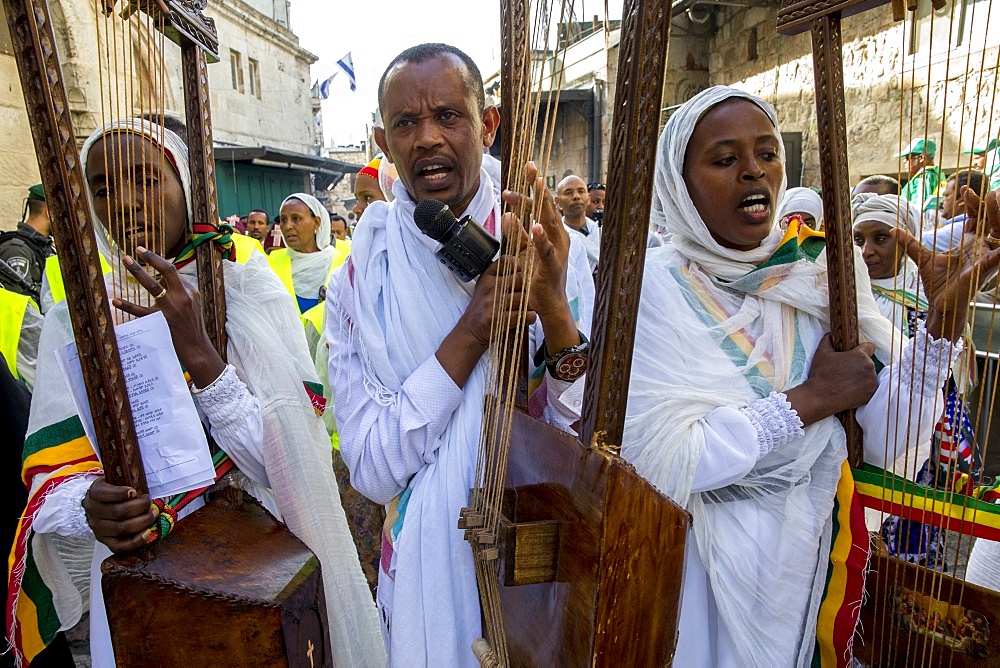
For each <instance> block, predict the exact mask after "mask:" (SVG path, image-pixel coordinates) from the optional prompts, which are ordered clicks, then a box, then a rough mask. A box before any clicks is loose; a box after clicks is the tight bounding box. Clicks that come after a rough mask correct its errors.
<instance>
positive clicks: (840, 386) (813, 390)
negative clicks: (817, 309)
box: [785, 333, 878, 427]
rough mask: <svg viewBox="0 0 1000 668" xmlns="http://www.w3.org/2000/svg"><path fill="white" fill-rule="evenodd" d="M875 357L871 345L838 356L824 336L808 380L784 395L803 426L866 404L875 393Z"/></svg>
mask: <svg viewBox="0 0 1000 668" xmlns="http://www.w3.org/2000/svg"><path fill="white" fill-rule="evenodd" d="M874 353H875V346H873V345H872V344H871V343H861V344H859V345H858V346H857V347H855V348H854V349H853V350H846V351H844V352H838V351H837V350H836V349H835V348H834V347H833V341H832V340H831V338H830V334H829V333H827V334H826V335H824V336H823V339H822V340H821V341H820V342H819V345H818V346H816V354H815V355H813V359H812V362H811V363H810V365H809V378H808V379H807V380H806V382H804V383H802V384H801V385H799V386H797V387H793V388H792V389H790V390H787V391H786V392H785V397H786V398H787V399H788V403H790V404H791V405H792V408H794V409H795V412H796V413H798V415H799V419H800V420H802V424H803V425H804V426H807V427H808V426H809V425H811V424H813V423H814V422H818V421H819V420H822V419H823V418H828V417H830V416H831V415H836V414H837V413H839V412H841V411H845V410H849V409H851V408H857V407H858V406H863V405H864V404H866V403H868V400H869V399H871V398H872V395H873V394H875V390H877V389H878V375H877V374H876V373H875V363H874V362H872V359H871V356H872V355H873V354H874Z"/></svg>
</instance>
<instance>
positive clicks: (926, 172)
mask: <svg viewBox="0 0 1000 668" xmlns="http://www.w3.org/2000/svg"><path fill="white" fill-rule="evenodd" d="M935 153H937V146H936V145H935V144H934V142H933V141H931V140H930V139H924V138H923V137H918V138H916V139H914V140H913V142H912V143H911V144H910V146H909V148H907V149H906V150H905V151H903V152H902V153H900V154H899V156H898V157H900V158H904V159H905V160H906V171H907V172H908V173H909V174H910V180H909V181H907V182H906V185H905V186H903V191H902V192H901V193H900V195H902V196H903V197H905V198H906V199H908V200H910V201H911V202H913V203H914V204H916V205H917V206H918V207H920V210H921V211H923V212H924V213H925V215H926V212H928V211H930V212H932V214H933V212H934V211H936V210H937V207H938V185H940V183H941V181H942V180H943V175H942V173H941V169H940V168H939V167H935V166H934V154H935Z"/></svg>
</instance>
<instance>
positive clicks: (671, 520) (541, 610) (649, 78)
mask: <svg viewBox="0 0 1000 668" xmlns="http://www.w3.org/2000/svg"><path fill="white" fill-rule="evenodd" d="M556 4H558V3H556ZM501 12H502V21H503V44H502V59H503V61H502V76H503V79H502V84H501V85H502V87H503V88H502V90H503V100H504V103H503V105H502V109H501V119H502V120H501V127H502V128H504V130H503V133H502V141H503V167H504V169H505V172H506V173H505V175H504V184H505V187H510V186H509V185H508V184H511V183H514V182H515V181H514V179H516V178H517V177H516V176H515V175H514V172H515V170H517V169H519V165H517V164H516V162H517V159H512V156H515V155H516V151H515V148H514V145H515V142H517V141H519V140H521V139H523V135H524V134H527V135H529V136H531V137H534V136H535V128H534V127H527V128H525V127H523V122H521V123H522V125H521V126H519V122H520V121H519V120H518V119H516V118H515V117H514V111H513V110H514V108H517V107H518V101H526V100H531V98H532V96H535V95H537V93H536V92H535V91H532V84H531V83H530V82H531V64H532V54H531V53H530V51H529V47H530V44H531V40H530V38H529V24H530V21H531V16H530V11H529V8H528V2H527V1H526V0H505V1H504V2H503V3H502V9H501ZM624 12H625V13H624V15H625V21H624V26H623V30H622V38H621V43H620V56H619V69H618V83H617V89H616V97H615V113H614V130H613V138H612V145H611V156H610V160H609V166H608V174H609V175H610V179H609V188H608V190H609V193H610V198H609V200H608V203H607V207H606V209H605V211H606V213H605V227H604V229H605V230H606V232H605V235H604V237H603V240H602V244H603V245H602V249H601V251H602V257H601V267H600V269H599V271H598V276H597V301H596V308H595V318H594V325H593V332H592V334H593V335H592V337H591V338H592V343H591V346H592V348H591V351H592V352H591V357H590V366H589V370H588V379H587V385H586V400H585V404H584V410H583V418H582V421H581V427H580V434H581V436H580V438H579V439H578V438H576V437H574V436H572V435H570V434H567V433H564V432H562V431H559V430H558V429H556V428H554V427H551V426H550V425H547V424H545V423H543V422H540V421H538V420H536V419H534V418H532V417H530V416H529V415H528V414H527V413H526V412H525V411H524V410H523V405H522V406H520V407H519V408H516V409H513V414H512V415H510V414H509V413H508V414H507V415H506V416H505V417H506V419H508V420H509V423H508V428H509V459H508V460H507V465H506V470H505V473H504V472H503V471H502V470H501V473H500V474H499V484H500V485H501V486H502V487H503V491H502V494H497V495H496V496H495V497H493V499H494V500H493V501H491V500H489V499H488V498H486V499H482V498H478V497H477V495H476V494H474V495H473V501H472V507H471V508H469V509H466V510H465V511H464V512H463V517H462V522H461V524H460V526H462V527H464V528H466V529H467V533H466V537H467V539H469V541H470V543H471V544H472V546H473V554H474V557H475V559H476V561H477V570H479V574H480V592H481V599H482V602H483V611H484V629H485V635H486V637H487V642H488V646H487V645H481V646H479V647H477V648H476V649H477V652H476V653H477V655H478V656H479V657H480V659H481V660H482V661H483V663H484V665H502V666H506V665H525V666H543V665H565V666H590V665H600V666H612V665H615V666H617V665H622V666H626V665H633V666H662V665H668V664H670V663H671V662H672V659H673V654H674V649H675V647H676V640H677V632H678V619H679V616H678V612H679V606H680V591H681V580H682V575H683V567H684V545H685V536H686V532H687V528H688V524H689V522H690V517H689V516H688V514H687V513H686V512H685V511H684V510H682V509H681V508H679V507H677V506H676V505H675V504H673V502H671V501H670V500H669V499H667V498H666V497H665V496H664V495H662V494H661V493H659V492H658V491H657V490H656V489H655V488H654V487H653V486H652V485H650V484H649V483H648V482H646V481H645V480H643V479H642V478H641V477H640V476H639V475H638V474H636V472H635V471H634V470H633V469H632V468H631V466H630V465H629V464H628V463H626V462H625V461H624V460H622V459H621V457H619V456H618V452H619V448H620V444H621V436H622V431H623V427H624V418H625V402H626V397H627V394H628V392H627V390H628V380H629V369H630V360H631V352H632V343H633V338H634V331H635V318H636V313H637V309H638V298H639V286H640V284H641V280H642V257H643V255H644V253H645V243H646V235H647V230H648V220H649V211H650V202H651V198H652V177H653V166H654V160H655V154H656V150H655V147H656V141H657V136H658V134H659V129H660V127H659V119H660V106H661V105H660V101H661V94H662V87H663V76H664V66H665V62H666V52H667V36H668V32H669V27H670V2H669V1H668V0H631V1H629V2H627V3H626V5H625V10H624ZM536 20H537V16H536ZM544 113H545V112H536V113H535V114H533V115H532V114H527V116H528V117H531V118H533V119H534V120H533V121H532V123H531V125H532V126H533V125H534V123H536V122H537V123H538V124H542V123H543V122H551V119H546V118H545V116H544ZM521 155H522V156H523V152H522V153H521ZM522 159H523V158H522ZM519 397H520V400H519V402H518V403H521V402H522V401H523V397H524V394H523V392H522V393H520V394H519ZM483 496H484V497H485V496H488V495H487V494H484V495H483ZM496 504H499V505H500V508H496V507H495V506H496ZM498 510H499V513H498V512H497V511H498ZM491 518H495V520H496V523H495V524H490V520H491ZM494 662H495V663H494Z"/></svg>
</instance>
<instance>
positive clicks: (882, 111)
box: [709, 5, 1000, 186]
mask: <svg viewBox="0 0 1000 668" xmlns="http://www.w3.org/2000/svg"><path fill="white" fill-rule="evenodd" d="M776 16H777V14H776V9H774V8H759V7H758V8H750V9H739V10H734V9H725V10H722V11H721V12H720V14H719V15H718V20H719V24H720V28H719V31H718V33H717V34H716V35H715V37H713V38H712V39H711V41H710V46H709V52H710V57H709V71H710V83H711V84H729V85H733V86H736V87H739V88H743V89H744V90H748V91H750V92H753V93H756V94H758V95H760V96H761V97H763V98H765V99H767V100H768V101H769V102H771V103H772V104H774V105H775V107H776V108H777V110H778V118H779V123H780V126H781V129H782V131H785V132H801V133H802V135H803V176H804V178H803V183H804V184H805V185H817V186H818V185H819V183H820V177H819V156H818V143H817V136H816V108H815V95H814V90H815V82H814V78H813V67H812V56H811V51H810V49H811V44H810V37H809V34H808V33H803V34H800V35H795V36H792V37H787V36H783V35H779V34H778V33H777V31H776V30H775V23H776ZM937 25H938V28H937V29H938V30H939V31H943V30H944V29H945V26H946V24H944V23H938V24H937ZM842 28H843V44H844V82H845V102H846V104H845V107H846V117H847V135H848V136H847V138H848V147H849V168H850V177H851V180H852V182H856V181H858V180H859V179H860V178H861V177H863V176H867V175H870V174H876V173H881V174H890V175H897V174H898V172H900V171H902V170H903V166H902V164H901V162H900V161H899V160H898V159H897V158H896V157H895V156H896V155H897V154H898V153H899V152H900V150H901V149H903V148H905V147H906V146H907V145H908V144H909V142H910V140H911V139H912V138H913V137H921V136H927V137H929V138H932V139H933V140H934V141H935V142H937V145H938V159H937V164H938V165H940V166H942V167H944V168H945V169H948V170H950V169H954V168H956V167H957V166H959V165H960V164H961V162H962V160H963V159H964V160H965V161H966V163H965V164H968V163H967V161H968V156H962V155H961V151H962V150H964V149H966V148H968V147H969V146H970V145H971V144H973V143H974V142H975V141H976V140H981V139H982V138H983V137H985V136H987V135H988V134H991V133H992V135H993V136H995V135H996V133H997V129H998V126H1000V121H998V114H1000V107H998V106H997V105H996V104H995V103H994V100H995V96H996V95H997V92H996V86H995V81H996V78H997V74H998V71H997V62H998V51H1000V49H998V47H997V46H996V40H994V43H993V44H992V45H990V46H987V47H986V48H983V45H982V44H980V45H974V46H973V47H972V48H971V49H970V48H968V47H965V48H964V49H954V50H952V51H951V52H950V54H948V53H937V54H929V53H928V52H929V51H930V50H929V49H924V50H923V51H922V52H921V51H918V52H917V53H916V54H915V55H908V54H906V51H907V48H906V46H905V43H904V38H905V37H906V36H905V35H904V25H903V23H896V22H894V21H893V20H892V13H891V10H890V8H889V6H888V5H886V6H883V7H880V8H877V9H874V10H870V11H868V12H864V13H862V14H859V15H856V16H853V17H849V18H847V19H845V20H844V22H843V26H842ZM754 29H755V31H756V40H754V39H753V35H754V33H753V31H754ZM753 52H755V53H756V58H755V59H751V58H749V55H750V54H751V53H753ZM984 63H985V67H981V66H982V65H983V64H984ZM980 69H981V70H982V71H980ZM928 82H933V83H930V84H928ZM991 112H992V114H993V117H992V119H991V117H990V115H991Z"/></svg>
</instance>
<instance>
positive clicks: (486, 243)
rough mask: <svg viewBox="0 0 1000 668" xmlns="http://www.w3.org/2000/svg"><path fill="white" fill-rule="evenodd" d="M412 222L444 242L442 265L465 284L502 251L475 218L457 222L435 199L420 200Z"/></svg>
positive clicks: (496, 241)
mask: <svg viewBox="0 0 1000 668" xmlns="http://www.w3.org/2000/svg"><path fill="white" fill-rule="evenodd" d="M413 220H414V221H415V222H416V223H417V227H418V228H420V231H421V232H423V233H424V234H426V235H427V236H429V237H430V238H431V239H434V240H435V241H440V242H441V244H442V246H441V249H440V250H439V251H438V252H437V257H438V259H439V260H440V261H441V264H443V265H444V266H446V267H448V269H450V270H451V271H453V272H454V273H455V275H456V276H458V277H459V278H460V279H462V281H464V282H466V283H467V282H469V281H471V280H472V279H474V278H478V277H479V275H480V274H482V273H483V272H484V271H486V269H487V268H489V266H490V265H491V264H492V263H493V258H494V257H495V256H496V254H497V251H498V250H499V249H500V242H499V241H498V240H497V239H496V238H495V237H494V236H493V235H492V234H490V233H489V232H487V231H486V228H484V227H483V226H482V225H480V224H479V223H477V222H476V221H475V219H473V217H472V216H465V217H463V218H462V220H455V214H453V213H452V212H451V209H449V208H448V205H447V204H444V203H442V202H439V201H437V200H436V199H425V200H421V201H420V203H419V204H417V209H416V211H414V212H413Z"/></svg>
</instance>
